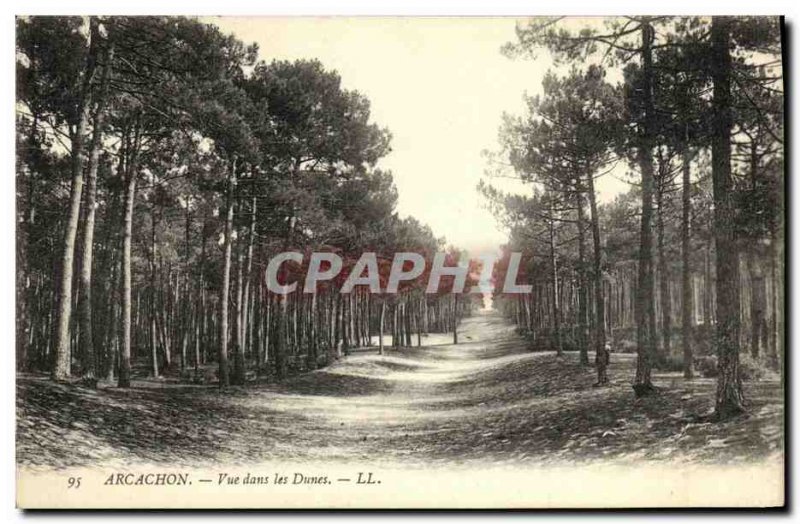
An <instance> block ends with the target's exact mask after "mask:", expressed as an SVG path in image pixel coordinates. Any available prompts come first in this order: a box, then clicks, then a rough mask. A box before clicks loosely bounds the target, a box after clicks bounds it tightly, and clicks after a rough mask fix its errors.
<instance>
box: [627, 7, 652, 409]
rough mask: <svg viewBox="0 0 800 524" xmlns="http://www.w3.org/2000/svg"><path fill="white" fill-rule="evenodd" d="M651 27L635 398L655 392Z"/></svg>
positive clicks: (646, 33)
mask: <svg viewBox="0 0 800 524" xmlns="http://www.w3.org/2000/svg"><path fill="white" fill-rule="evenodd" d="M653 38H654V31H653V27H652V26H651V25H650V24H649V23H648V22H644V23H643V26H642V74H643V79H644V83H643V86H642V101H643V105H644V122H643V128H644V129H643V130H642V136H641V137H640V138H639V140H640V143H639V151H638V156H639V159H638V160H639V168H640V169H641V171H642V219H641V230H640V236H639V239H640V240H639V268H638V285H637V288H636V342H637V348H636V350H637V351H636V352H637V359H636V377H635V379H634V383H633V390H634V392H635V393H636V396H637V397H641V396H644V395H649V394H651V393H653V392H654V391H655V388H653V384H652V382H651V376H650V375H651V370H652V367H653V357H654V356H655V349H656V348H655V342H656V334H655V326H654V325H653V319H654V318H655V308H654V304H653V297H654V279H653V231H652V221H653V186H654V176H653V137H652V133H653V123H652V120H653V117H654V114H655V108H654V105H653V71H652V69H653V57H652V45H653Z"/></svg>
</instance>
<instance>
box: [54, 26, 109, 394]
mask: <svg viewBox="0 0 800 524" xmlns="http://www.w3.org/2000/svg"><path fill="white" fill-rule="evenodd" d="M89 25H90V30H89V52H88V54H87V59H86V65H85V67H84V71H83V81H82V85H81V91H80V96H79V100H78V102H77V107H76V114H77V117H76V121H75V122H74V127H73V129H72V132H71V137H70V138H71V145H72V151H71V155H72V158H71V160H72V163H71V179H72V180H71V185H70V194H69V211H68V213H67V220H66V227H65V228H64V240H63V243H62V244H61V268H60V269H61V274H60V276H61V278H60V281H59V288H58V295H57V298H58V311H57V317H56V335H55V336H56V340H55V345H54V346H55V347H54V352H53V362H52V369H51V378H52V379H53V380H64V379H66V378H68V377H69V376H70V374H71V355H70V322H71V317H72V275H73V270H74V268H73V262H74V259H75V239H76V237H77V234H78V220H79V218H80V213H81V197H82V194H83V182H84V180H83V169H84V165H85V164H86V158H85V157H86V145H85V140H86V131H87V127H88V125H89V117H90V106H91V95H90V92H91V84H92V79H93V77H94V72H95V69H96V65H97V64H96V62H97V38H96V37H97V35H98V34H99V31H98V30H97V25H98V21H97V18H96V17H91V18H90V19H89Z"/></svg>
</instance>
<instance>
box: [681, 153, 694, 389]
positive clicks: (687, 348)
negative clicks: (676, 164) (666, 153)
mask: <svg viewBox="0 0 800 524" xmlns="http://www.w3.org/2000/svg"><path fill="white" fill-rule="evenodd" d="M687 142H688V141H687ZM691 160H692V155H691V151H690V150H689V145H688V143H687V144H684V146H683V167H682V187H681V345H682V346H683V376H684V377H686V378H692V376H693V372H692V286H691V280H690V278H691V274H692V273H691V272H692V268H691V265H690V262H689V261H690V257H689V220H690V216H691V205H692V200H691V198H692V197H691V191H692V186H691V181H690V178H689V177H690V175H691V169H690V168H691Z"/></svg>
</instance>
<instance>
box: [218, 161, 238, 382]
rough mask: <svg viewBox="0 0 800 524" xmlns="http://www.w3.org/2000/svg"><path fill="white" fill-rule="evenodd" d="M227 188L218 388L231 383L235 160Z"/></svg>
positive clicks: (231, 166) (232, 163) (220, 301)
mask: <svg viewBox="0 0 800 524" xmlns="http://www.w3.org/2000/svg"><path fill="white" fill-rule="evenodd" d="M227 178H228V180H227V182H228V184H227V185H228V187H227V188H226V191H225V205H226V210H225V213H226V217H225V255H224V258H223V260H224V266H223V269H222V287H221V289H220V293H219V308H220V314H219V387H221V388H224V387H228V386H229V385H230V383H231V380H230V371H229V370H228V312H229V309H228V296H229V294H230V286H231V249H232V247H233V245H232V242H233V239H232V238H231V235H232V234H233V193H234V191H235V190H236V158H235V157H234V158H233V160H231V165H230V168H229V171H228V177H227Z"/></svg>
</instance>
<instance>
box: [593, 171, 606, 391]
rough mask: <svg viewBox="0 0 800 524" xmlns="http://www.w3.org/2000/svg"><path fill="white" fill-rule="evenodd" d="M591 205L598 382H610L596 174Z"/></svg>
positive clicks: (600, 383) (595, 352) (595, 349)
mask: <svg viewBox="0 0 800 524" xmlns="http://www.w3.org/2000/svg"><path fill="white" fill-rule="evenodd" d="M588 183H589V207H590V211H591V222H592V247H593V249H594V259H593V261H594V268H593V269H594V271H593V277H594V278H593V281H594V312H595V318H594V354H595V366H596V367H597V384H598V385H603V384H606V383H608V373H607V371H606V370H607V368H608V362H609V359H610V357H611V355H610V354H609V352H608V349H606V306H605V294H604V293H603V247H602V245H601V242H600V215H599V213H598V211H597V194H596V193H595V189H594V176H592V173H589V174H588Z"/></svg>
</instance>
